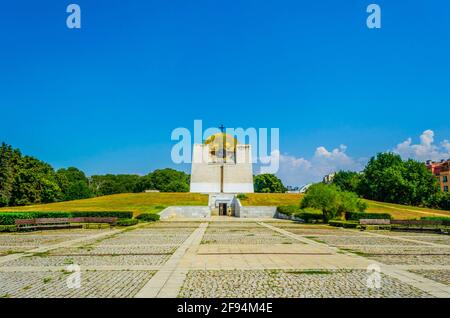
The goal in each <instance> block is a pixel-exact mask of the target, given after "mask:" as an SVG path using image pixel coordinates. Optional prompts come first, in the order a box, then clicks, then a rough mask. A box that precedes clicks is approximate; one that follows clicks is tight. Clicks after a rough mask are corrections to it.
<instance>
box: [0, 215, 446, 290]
mask: <svg viewBox="0 0 450 318" xmlns="http://www.w3.org/2000/svg"><path fill="white" fill-rule="evenodd" d="M77 279H78V281H77ZM74 282H78V283H79V284H78V285H77V284H75V285H74ZM0 297H138V298H147V297H188V298H202V297H300V298H304V297H447V298H448V297H450V238H449V236H446V235H438V234H428V233H404V232H390V231H371V232H368V231H365V232H362V231H359V230H353V229H341V228H333V227H330V226H325V225H306V224H298V223H295V222H292V221H285V220H276V219H245V220H244V219H239V218H228V217H212V218H209V219H204V220H201V221H192V220H173V221H164V222H163V221H161V222H157V223H152V224H145V223H142V224H139V225H138V226H134V227H131V228H116V229H98V230H81V229H80V230H55V231H40V232H27V233H5V234H0Z"/></svg>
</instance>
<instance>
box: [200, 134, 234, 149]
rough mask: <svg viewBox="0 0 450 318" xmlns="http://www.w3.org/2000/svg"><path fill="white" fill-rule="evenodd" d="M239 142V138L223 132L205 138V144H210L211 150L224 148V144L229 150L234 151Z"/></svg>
mask: <svg viewBox="0 0 450 318" xmlns="http://www.w3.org/2000/svg"><path fill="white" fill-rule="evenodd" d="M237 143H238V142H237V138H235V137H234V136H232V135H230V134H226V133H222V132H220V133H217V134H214V135H211V136H209V137H208V139H206V140H205V145H209V147H210V148H211V150H219V149H222V145H224V148H225V149H226V150H227V151H234V150H235V149H236V145H237Z"/></svg>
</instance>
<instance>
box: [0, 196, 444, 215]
mask: <svg viewBox="0 0 450 318" xmlns="http://www.w3.org/2000/svg"><path fill="white" fill-rule="evenodd" d="M246 196H247V199H242V200H241V202H242V204H243V205H247V206H261V205H268V206H279V205H298V204H299V203H300V200H301V198H302V197H303V195H301V194H288V193H252V194H246ZM366 202H367V203H368V205H369V208H368V209H367V212H380V213H383V212H387V213H390V214H391V215H392V216H393V217H394V218H396V219H412V218H420V217H424V216H433V215H434V216H449V217H450V211H440V210H433V209H426V208H418V207H411V206H404V205H399V204H391V203H384V202H376V201H370V200H366ZM207 204H208V196H207V195H203V194H196V193H124V194H115V195H108V196H103V197H98V198H92V199H87V200H76V201H68V202H58V203H50V204H40V205H29V206H24V207H11V208H2V209H0V212H4V211H45V212H51V211H67V212H70V211H133V212H135V213H137V214H139V213H143V212H154V213H156V212H159V211H160V210H162V209H163V207H164V206H171V205H207Z"/></svg>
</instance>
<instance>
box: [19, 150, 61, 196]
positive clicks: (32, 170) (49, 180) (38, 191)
mask: <svg viewBox="0 0 450 318" xmlns="http://www.w3.org/2000/svg"><path fill="white" fill-rule="evenodd" d="M60 196H61V189H60V188H59V186H58V183H57V180H56V174H55V171H54V170H53V168H52V166H50V165H49V164H47V163H45V162H42V161H40V160H37V159H36V158H33V157H29V156H25V157H23V158H21V160H20V161H19V164H18V167H17V171H16V173H15V175H14V184H13V189H12V193H11V201H10V205H26V204H31V203H49V202H55V201H57V199H58V198H59V197H60Z"/></svg>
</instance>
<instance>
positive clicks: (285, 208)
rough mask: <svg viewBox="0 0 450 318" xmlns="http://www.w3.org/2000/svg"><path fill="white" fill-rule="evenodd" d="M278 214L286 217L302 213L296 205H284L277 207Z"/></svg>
mask: <svg viewBox="0 0 450 318" xmlns="http://www.w3.org/2000/svg"><path fill="white" fill-rule="evenodd" d="M277 212H278V213H282V214H285V215H293V214H295V213H299V212H300V208H299V207H297V206H295V205H282V206H278V207H277Z"/></svg>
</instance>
